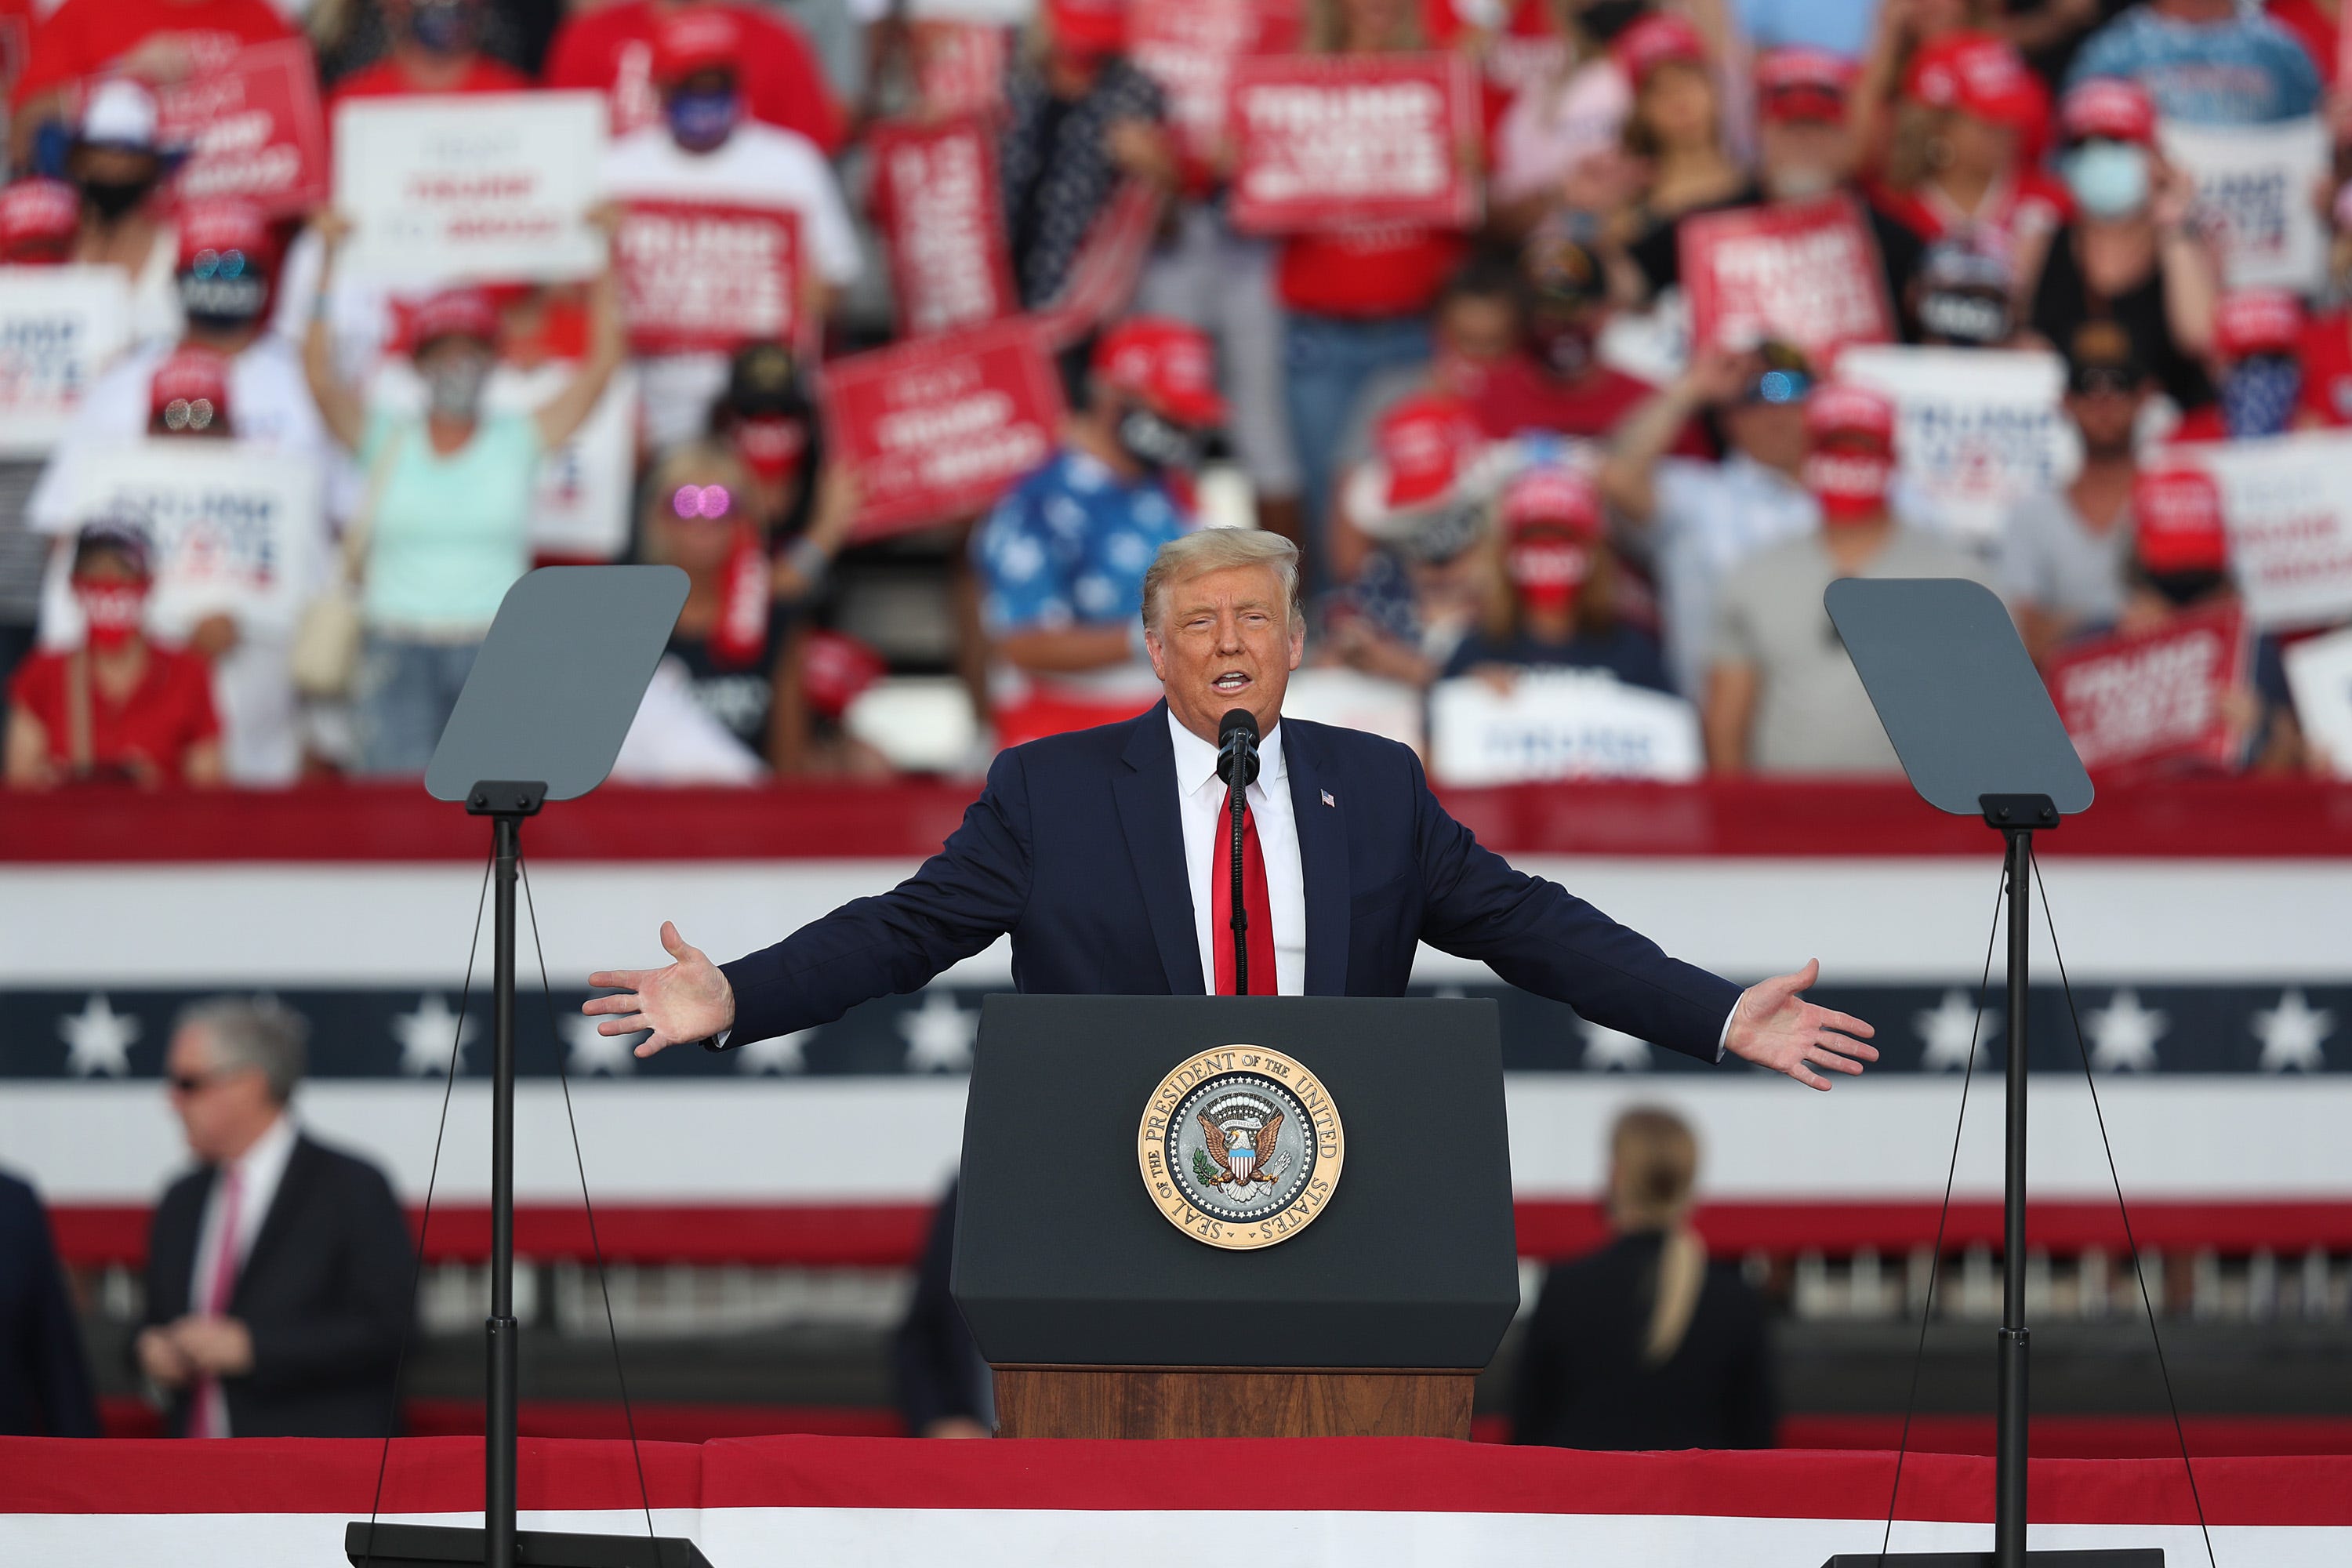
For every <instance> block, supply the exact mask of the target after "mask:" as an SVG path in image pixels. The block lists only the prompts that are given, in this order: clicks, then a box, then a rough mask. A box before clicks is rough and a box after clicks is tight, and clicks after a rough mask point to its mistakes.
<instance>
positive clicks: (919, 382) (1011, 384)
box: [824, 317, 1062, 539]
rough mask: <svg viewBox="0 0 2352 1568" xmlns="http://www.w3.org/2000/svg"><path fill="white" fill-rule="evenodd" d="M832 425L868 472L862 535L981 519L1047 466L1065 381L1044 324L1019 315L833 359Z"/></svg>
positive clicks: (859, 468)
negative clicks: (1008, 491)
mask: <svg viewBox="0 0 2352 1568" xmlns="http://www.w3.org/2000/svg"><path fill="white" fill-rule="evenodd" d="M824 415H825V426H826V429H827V431H828V432H829V438H830V439H831V440H832V442H833V444H834V446H833V449H834V450H835V451H836V452H839V453H841V454H842V455H843V456H844V457H845V458H847V459H848V461H849V463H850V464H851V466H852V468H854V470H855V471H856V475H857V481H858V493H859V496H860V504H859V507H858V513H857V522H856V527H855V528H854V529H853V530H852V536H853V537H855V538H860V539H871V538H874V537H876V536H877V535H880V534H885V533H899V532H904V531H907V530H908V529H915V528H925V527H929V525H931V524H933V523H940V522H950V521H955V520H956V519H958V518H963V517H970V516H971V515H972V514H974V513H976V512H979V511H982V510H985V509H986V508H987V507H989V506H990V505H992V503H993V502H994V501H995V500H996V498H997V497H998V496H999V495H1001V494H1002V493H1003V491H1004V489H1005V487H1007V486H1008V485H1010V484H1012V483H1013V481H1014V480H1015V479H1019V478H1020V477H1021V476H1022V475H1024V474H1025V473H1027V472H1029V471H1030V470H1031V469H1032V468H1036V467H1037V466H1038V465H1039V464H1040V463H1043V462H1044V461H1045V458H1047V456H1048V455H1050V454H1051V453H1052V451H1053V449H1054V444H1055V441H1056V440H1057V439H1059V437H1060V429H1061V423H1062V384H1061V379H1060V377H1059V376H1058V375H1057V374H1055V369H1054V362H1053V361H1052V359H1051V358H1050V357H1048V355H1047V353H1046V352H1045V344H1044V342H1042V341H1041V340H1040V338H1039V335H1038V331H1037V328H1036V325H1035V323H1034V322H1032V321H1027V320H1025V319H1024V318H1020V317H1015V318H1014V319H1013V320H1012V321H998V322H994V323H992V324H991V325H989V326H985V327H981V328H977V329H975V330H973V331H963V332H955V333H950V334H949V335H946V336H943V337H936V338H925V339H922V340H920V341H919V342H911V343H901V344H898V346H896V347H893V348H887V349H877V350H876V351H875V352H874V353H863V354H852V355H850V356H849V357H848V358H846V359H838V360H835V361H833V362H832V363H829V364H827V365H826V366H825V367H824Z"/></svg>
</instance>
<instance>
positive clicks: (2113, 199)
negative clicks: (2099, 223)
mask: <svg viewBox="0 0 2352 1568" xmlns="http://www.w3.org/2000/svg"><path fill="white" fill-rule="evenodd" d="M2063 169H2064V173H2065V175H2066V188H2067V189H2068V190H2069V191H2071V192H2073V193H2074V200H2075V201H2076V202H2078V203H2080V204H2081V205H2082V208H2083V210H2084V212H2085V213H2087V214H2089V215H2090V216H2093V217H2108V218H2114V217H2128V216H2131V215H2132V214H2133V213H2136V212H2137V211H2139V210H2140V209H2141V208H2142V207H2144V206H2146V205H2147V191H2148V176H2147V148H2145V147H2135V146H2132V145H2131V144H2130V143H2128V142H2084V143H2083V144H2082V145H2081V146H2080V147H2077V148H2075V149H2074V151H2073V152H2072V153H2067V154H2066V160H2065V163H2064V164H2063Z"/></svg>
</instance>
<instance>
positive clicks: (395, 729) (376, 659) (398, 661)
mask: <svg viewBox="0 0 2352 1568" xmlns="http://www.w3.org/2000/svg"><path fill="white" fill-rule="evenodd" d="M598 216H599V218H600V221H604V222H605V223H607V224H608V225H609V222H610V215H609V214H599V215H598ZM317 228H318V231H319V235H320V243H321V247H322V251H323V256H322V259H321V263H320V273H321V277H320V288H321V289H325V288H326V287H328V281H327V279H328V277H329V276H330V275H331V271H332V268H333V265H334V253H335V250H336V248H337V247H338V245H339V244H340V242H341V238H342V236H343V235H344V233H345V232H346V226H345V224H344V222H343V220H342V219H341V217H340V216H334V215H329V216H325V217H322V218H321V219H320V220H319V222H318V224H317ZM591 301H592V308H593V318H594V320H593V328H592V335H591V342H590V345H589V353H588V357H587V358H586V359H585V360H584V361H583V363H582V364H581V366H580V370H579V372H578V374H575V375H574V376H573V377H572V380H571V381H570V382H569V383H567V384H565V385H564V387H563V388H562V390H561V391H559V392H558V393H556V395H554V396H553V397H551V398H550V399H549V400H548V401H547V402H546V403H545V404H543V405H541V406H540V408H539V409H538V410H537V411H536V412H535V413H530V414H524V413H499V412H493V411H489V410H486V409H485V408H484V407H483V405H482V395H483V390H484V388H485V387H486V386H487V385H488V382H489V377H490V372H491V370H492V368H493V367H494V365H495V363H496V353H497V342H498V333H499V321H498V313H497V311H496V310H495V309H494V308H493V307H492V305H491V302H490V300H489V296H488V294H486V293H484V292H483V291H482V290H480V289H447V290H445V291H444V292H442V293H440V294H436V295H435V296H433V297H432V298H431V299H429V300H425V303H424V304H423V305H421V306H420V307H418V309H417V310H416V313H415V317H414V318H413V320H412V321H411V323H410V339H411V343H412V345H413V346H412V347H411V349H410V358H411V360H412V362H413V363H415V367H416V374H417V376H418V378H419V379H420V380H421V381H422V382H423V383H424V384H425V412H424V413H423V414H422V415H421V416H419V415H415V414H409V413H404V412H396V411H394V410H393V409H389V408H383V407H378V408H374V409H371V408H370V407H369V406H368V405H367V404H366V403H365V401H364V400H363V399H362V395H361V394H360V393H359V392H358V391H357V390H356V389H355V388H353V387H352V386H351V385H349V384H346V383H344V382H343V381H342V380H341V379H340V378H339V377H338V376H337V375H336V374H335V369H334V366H333V364H332V363H331V349H330V345H329V342H328V332H327V326H326V323H325V321H323V320H320V319H318V318H316V317H314V318H313V319H312V321H311V323H310V336H309V337H308V338H307V339H306V340H305V342H304V344H303V369H304V371H305V373H306V374H307V375H308V378H309V381H310V392H311V395H313V396H314V397H316V398H317V399H318V407H319V414H320V417H321V418H322V419H323V420H324V421H325V423H326V427H327V429H328V430H329V431H330V432H331V434H332V435H333V436H334V438H335V439H336V440H337V441H338V442H340V443H341V445H342V446H343V447H344V448H345V449H346V450H348V451H350V452H352V454H353V455H354V456H356V458H358V460H359V463H360V465H361V467H362V468H364V469H365V470H366V473H367V488H368V494H367V499H366V500H364V501H363V502H362V507H363V509H364V510H363V511H362V515H361V516H360V517H359V518H358V519H356V520H354V521H353V523H352V526H353V527H359V528H364V529H365V530H366V531H367V532H366V554H365V560H364V563H363V568H362V572H363V575H362V596H361V603H362V615H363V616H364V618H365V621H366V624H367V628H368V630H367V642H366V648H365V652H364V654H363V656H362V658H361V661H360V671H359V674H358V677H357V683H356V689H355V690H354V692H353V693H352V698H353V701H354V704H355V710H354V719H355V721H356V725H357V729H358V739H359V748H360V757H359V762H360V767H361V770H362V772H364V773H373V774H402V775H408V774H416V773H423V772H424V771H425V763H427V762H429V761H430V760H431V759H432V755H433V748H434V747H435V746H436V744H437V743H438V742H439V741H440V737H441V728H442V726H443V725H444V724H446V722H447V721H448V719H449V713H450V710H451V709H453V708H454V707H455V706H456V705H457V693H458V690H459V689H461V688H462V687H463V686H464V685H465V682H466V673H467V670H469V669H471V668H473V662H474V652H475V650H476V649H477V648H478V647H480V646H481V640H482V636H483V634H484V633H485V632H487V631H488V629H489V625H490V621H491V619H492V617H494V616H496V615H497V614H498V608H499V601H500V600H501V599H503V598H504V597H505V596H506V591H507V589H508V588H509V587H511V586H512V585H513V584H514V582H515V579H516V578H518V577H520V576H521V575H522V574H523V573H524V572H525V571H526V570H528V569H529V567H530V519H531V508H532V503H533V497H534V493H535V491H536V489H537V485H538V481H539V465H540V460H541V458H543V457H544V456H545V455H546V454H547V452H549V451H550V450H551V449H552V448H554V447H561V446H562V445H563V444H564V443H565V442H566V441H569V440H570V439H571V438H572V436H573V434H574V433H575V432H577V431H578V430H579V428H580V426H581V425H582V424H583V422H584V421H585V420H586V419H587V417H588V416H589V414H590V413H591V412H592V411H593V409H594V408H595V406H596V400H597V399H598V398H600V397H602V396H603V395H604V387H605V385H606V384H607V383H608V382H610V381H611V379H612V376H613V372H614V368H615V367H616V366H617V365H618V364H619V363H620V359H621V350H622V341H621V320H620V305H619V302H618V300H617V298H616V289H615V288H614V281H613V276H612V273H611V271H610V270H609V268H608V269H607V270H606V271H605V272H604V273H603V274H602V275H601V276H599V277H598V279H596V281H595V282H594V283H593V285H592V286H591Z"/></svg>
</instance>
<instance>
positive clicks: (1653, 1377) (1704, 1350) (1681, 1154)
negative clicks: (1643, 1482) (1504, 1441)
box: [1511, 1107, 1778, 1448]
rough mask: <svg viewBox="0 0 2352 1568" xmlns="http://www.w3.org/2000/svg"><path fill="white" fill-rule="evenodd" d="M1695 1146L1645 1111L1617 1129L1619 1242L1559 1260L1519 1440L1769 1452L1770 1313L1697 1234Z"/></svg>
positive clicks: (1516, 1425) (1670, 1120)
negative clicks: (1711, 1256) (1711, 1258)
mask: <svg viewBox="0 0 2352 1568" xmlns="http://www.w3.org/2000/svg"><path fill="white" fill-rule="evenodd" d="M1697 1174H1698V1140H1697V1139H1696V1138H1695V1137H1694V1136H1693V1135H1692V1133H1691V1130H1690V1127H1689V1125H1688V1124H1687V1123H1685V1121H1683V1119H1682V1118H1681V1117H1679V1116H1676V1115H1675V1113H1674V1112H1672V1111H1670V1110H1658V1109H1654V1108H1650V1107H1636V1108H1635V1109H1633V1110H1628V1111H1626V1112H1624V1113H1623V1114H1622V1115H1621V1116H1619V1117H1618V1119H1617V1122H1616V1125H1615V1126H1614V1127H1612V1129H1611V1130H1610V1134H1609V1193H1608V1210H1609V1226H1610V1228H1611V1229H1612V1230H1613V1231H1615V1232H1616V1233H1617V1234H1616V1239H1615V1240H1613V1241H1612V1242H1611V1243H1610V1244H1609V1245H1608V1246H1607V1247H1602V1248H1601V1250H1600V1251H1599V1252H1596V1253H1593V1254H1591V1256H1590V1257H1586V1258H1579V1259H1577V1260H1576V1261H1574V1262H1572V1263H1561V1264H1555V1265H1554V1266H1553V1267H1552V1268H1550V1270H1549V1272H1547V1273H1546V1274H1545V1276H1544V1283H1543V1293H1542V1294H1541V1295H1540V1296H1538V1298H1537V1300H1536V1307H1535V1310H1534V1312H1533V1313H1532V1314H1530V1316H1529V1318H1528V1332H1527V1338H1526V1340H1525V1341H1524V1342H1522V1344H1521V1346H1520V1349H1519V1365H1518V1385H1517V1390H1516V1391H1515V1396H1514V1398H1513V1400H1512V1410H1511V1422H1512V1436H1513V1439H1514V1440H1515V1441H1517V1442H1520V1443H1546V1444H1550V1445H1552V1446H1554V1447H1564V1448H1767V1447H1771V1445H1772V1431H1773V1425H1774V1422H1775V1420H1776V1418H1777V1415H1778V1407H1777V1401H1776V1399H1775V1397H1774V1394H1773V1389H1772V1361H1771V1354H1770V1347H1769V1342H1768V1340H1767V1337H1766V1327H1765V1314H1764V1304H1763V1302H1762V1301H1760V1300H1758V1299H1757V1296H1756V1293H1755V1291H1754V1290H1752V1289H1749V1288H1748V1283H1747V1281H1745V1280H1744V1279H1741V1278H1740V1276H1739V1270H1738V1266H1737V1265H1736V1264H1731V1263H1714V1264H1710V1263H1709V1262H1708V1260H1707V1256H1706V1243H1705V1242H1704V1241H1702V1240H1701V1239H1700V1238H1699V1237H1698V1234H1697V1233H1696V1231H1694V1230H1692V1229H1691V1227H1690V1210H1691V1189H1692V1186H1693V1184H1694V1183H1695V1181H1696V1177H1697Z"/></svg>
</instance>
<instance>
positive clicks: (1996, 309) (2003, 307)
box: [1919, 289, 2009, 348]
mask: <svg viewBox="0 0 2352 1568" xmlns="http://www.w3.org/2000/svg"><path fill="white" fill-rule="evenodd" d="M1919 326H1920V330H1921V331H1925V332H1927V334H1928V335H1929V336H1931V337H1937V338H1943V339H1945V340H1947V341H1948V342H1956V343H1968V344H1971V345H1973V346H1976V347H1979V348H1992V347H1994V346H1995V345H1997V344H2000V343H2003V342H2007V341H2008V340H2009V305H2008V303H2007V301H2005V300H2001V299H2000V297H1999V296H1997V295H1992V294H1979V293H1977V292H1975V291H1974V290H1972V289H1937V290H1935V291H1933V292H1931V293H1928V294H1926V295H1923V296H1922V297H1921V298H1920V300H1919Z"/></svg>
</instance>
